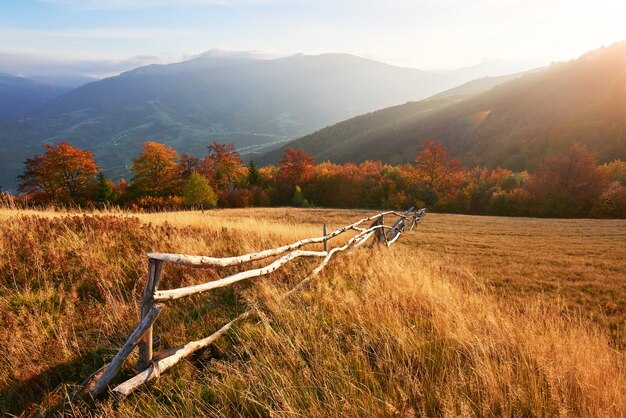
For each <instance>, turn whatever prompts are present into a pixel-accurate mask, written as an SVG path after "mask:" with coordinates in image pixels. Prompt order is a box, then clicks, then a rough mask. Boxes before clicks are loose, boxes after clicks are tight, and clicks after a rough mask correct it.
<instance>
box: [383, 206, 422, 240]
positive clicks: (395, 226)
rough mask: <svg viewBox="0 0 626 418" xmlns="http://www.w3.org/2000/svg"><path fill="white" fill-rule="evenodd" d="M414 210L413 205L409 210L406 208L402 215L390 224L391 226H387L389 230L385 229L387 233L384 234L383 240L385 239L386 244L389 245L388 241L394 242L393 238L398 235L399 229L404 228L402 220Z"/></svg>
mask: <svg viewBox="0 0 626 418" xmlns="http://www.w3.org/2000/svg"><path fill="white" fill-rule="evenodd" d="M414 210H415V208H414V207H411V208H410V209H409V210H407V211H406V212H404V214H403V215H402V216H400V218H399V219H398V220H397V221H396V222H394V224H393V225H391V228H389V230H388V231H387V233H386V234H385V240H386V241H387V245H391V244H390V243H389V241H392V240H393V241H392V244H393V242H395V240H396V239H397V238H398V236H399V235H400V233H401V231H400V228H402V229H404V220H405V219H406V218H407V217H408V216H409V215H410V214H411V213H412V212H413V211H414Z"/></svg>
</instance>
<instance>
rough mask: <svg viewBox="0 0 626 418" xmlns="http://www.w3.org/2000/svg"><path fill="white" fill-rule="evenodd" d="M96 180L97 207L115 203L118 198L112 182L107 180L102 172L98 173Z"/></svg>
mask: <svg viewBox="0 0 626 418" xmlns="http://www.w3.org/2000/svg"><path fill="white" fill-rule="evenodd" d="M96 178H97V182H98V184H97V186H96V203H98V204H99V205H106V204H111V203H115V202H116V201H117V200H118V199H119V197H120V196H119V193H118V192H117V190H116V189H115V185H114V184H113V182H111V180H109V179H107V178H106V177H105V176H104V173H103V172H102V171H101V172H99V173H98V175H97V176H96Z"/></svg>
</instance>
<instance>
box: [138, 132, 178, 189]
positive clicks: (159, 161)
mask: <svg viewBox="0 0 626 418" xmlns="http://www.w3.org/2000/svg"><path fill="white" fill-rule="evenodd" d="M177 159H178V153H177V152H176V151H175V150H174V148H172V147H169V146H167V145H164V144H159V143H156V142H144V144H143V148H142V151H141V155H139V157H137V158H135V159H134V160H133V165H132V171H133V173H135V177H134V178H133V188H134V193H135V194H137V195H138V196H151V197H161V198H165V197H168V196H172V195H174V194H176V193H177V192H178V191H179V189H180V186H181V168H180V166H179V165H178V164H177Z"/></svg>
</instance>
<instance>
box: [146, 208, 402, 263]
mask: <svg viewBox="0 0 626 418" xmlns="http://www.w3.org/2000/svg"><path fill="white" fill-rule="evenodd" d="M381 215H396V216H404V215H400V214H398V213H396V212H394V211H387V212H383V213H381V214H377V215H375V216H369V217H367V218H363V219H361V220H359V221H357V222H355V223H353V224H351V225H347V226H343V227H341V228H338V229H336V230H335V231H333V232H331V233H330V234H327V235H325V236H323V237H319V238H307V239H303V240H300V241H298V242H294V243H293V244H289V245H284V246H282V247H278V248H274V249H271V250H264V251H259V252H257V253H250V254H245V255H240V256H237V257H224V258H215V257H205V256H195V255H187V254H169V253H149V254H148V257H149V258H151V259H154V260H161V261H166V262H168V263H175V264H180V265H183V266H187V267H198V268H203V267H211V266H216V267H228V266H234V265H238V264H241V263H246V262H249V261H256V260H262V259H264V258H269V257H273V256H277V255H280V254H284V253H286V252H288V251H293V250H296V249H298V248H300V247H302V246H304V245H308V244H319V243H323V242H324V240H330V239H331V238H334V237H336V236H338V235H340V234H343V233H344V232H346V231H349V230H351V229H354V228H355V227H358V226H359V225H361V224H362V223H365V222H368V221H371V220H373V219H376V218H378V217H379V216H381Z"/></svg>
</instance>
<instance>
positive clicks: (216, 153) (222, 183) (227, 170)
mask: <svg viewBox="0 0 626 418" xmlns="http://www.w3.org/2000/svg"><path fill="white" fill-rule="evenodd" d="M208 150H209V155H207V156H206V158H205V159H204V161H202V164H200V166H199V171H200V173H201V174H203V175H204V176H206V177H207V178H208V179H209V181H211V183H213V185H214V186H216V187H217V188H219V189H227V190H231V189H233V188H234V187H235V185H236V184H238V183H240V182H241V181H242V180H243V178H244V177H245V175H246V171H247V170H246V169H245V167H243V161H241V156H240V155H239V153H238V152H237V151H235V146H234V145H233V144H218V143H217V142H214V143H213V144H211V145H209V146H208Z"/></svg>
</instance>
